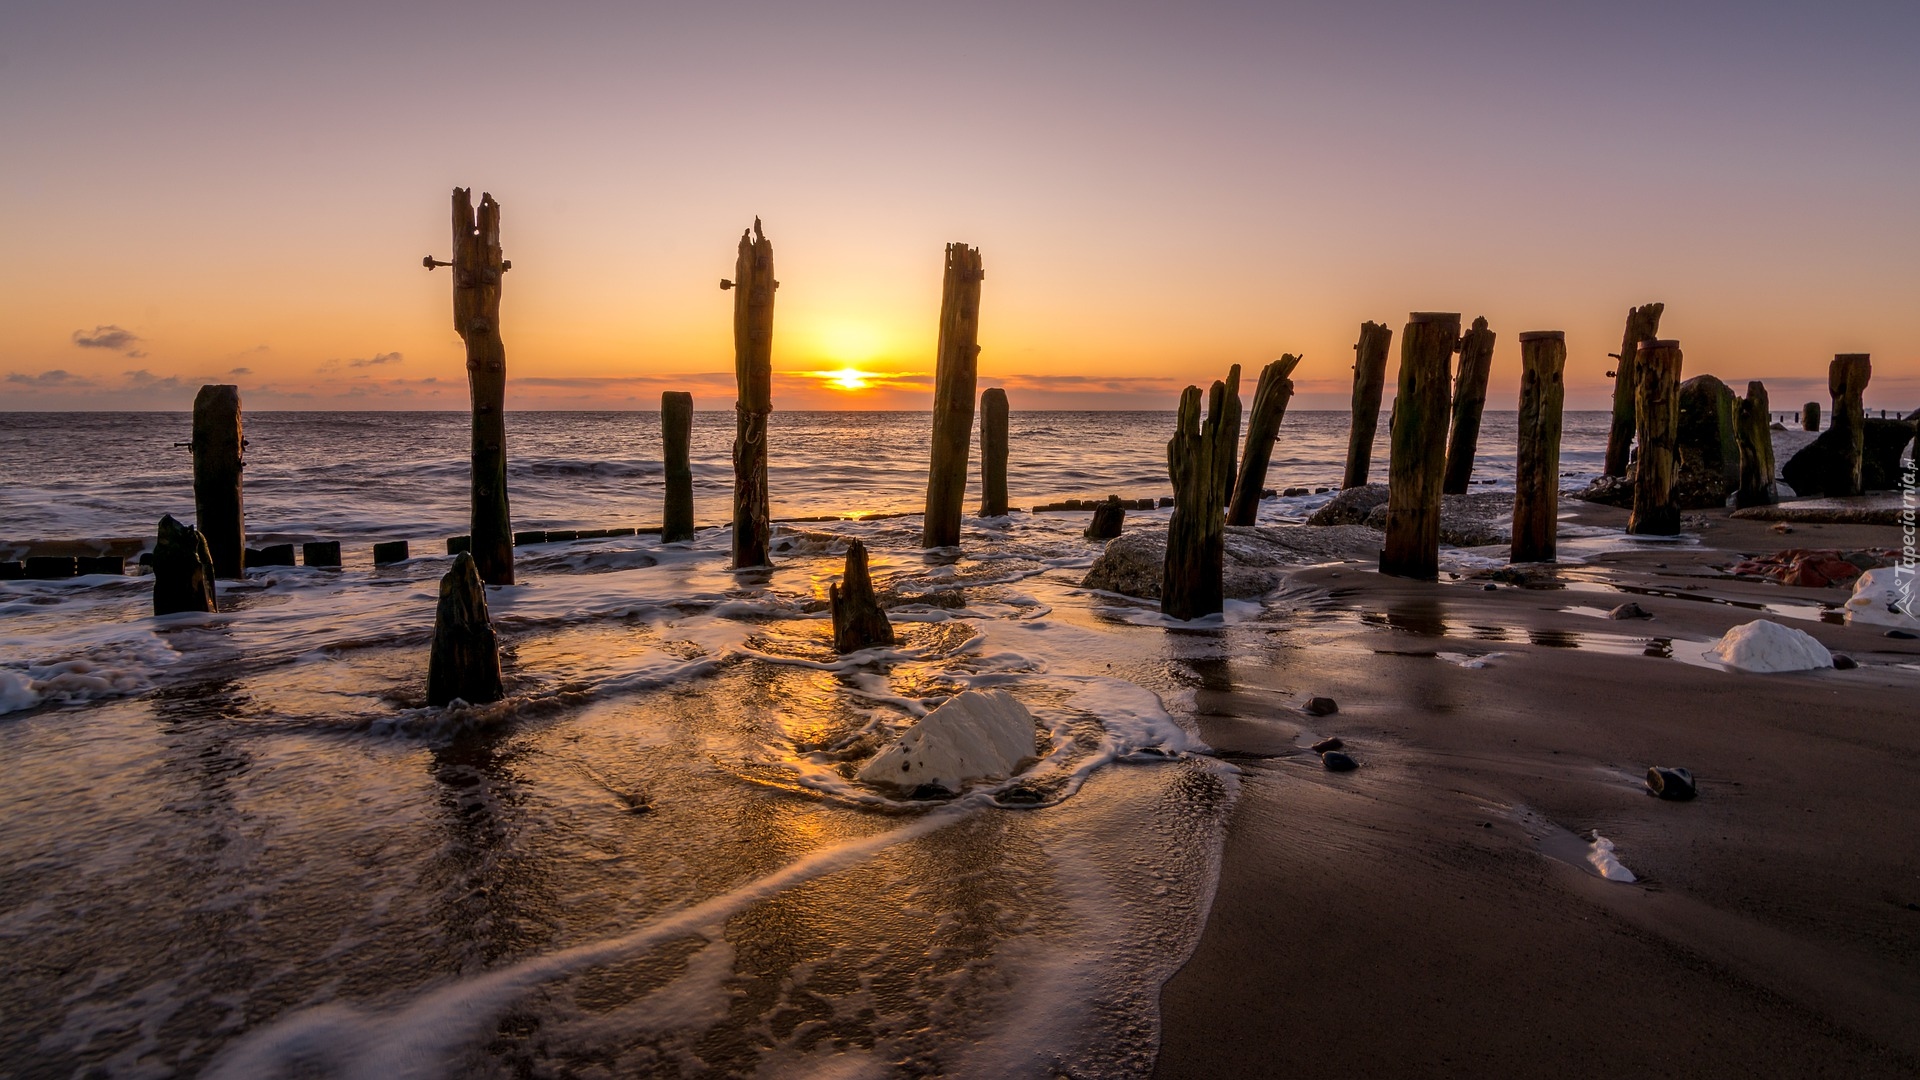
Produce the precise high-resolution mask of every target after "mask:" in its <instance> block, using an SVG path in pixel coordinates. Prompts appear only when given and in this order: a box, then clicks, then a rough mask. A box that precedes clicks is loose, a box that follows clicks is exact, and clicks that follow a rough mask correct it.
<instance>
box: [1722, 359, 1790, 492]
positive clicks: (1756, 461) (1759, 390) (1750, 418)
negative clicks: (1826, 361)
mask: <svg viewBox="0 0 1920 1080" xmlns="http://www.w3.org/2000/svg"><path fill="white" fill-rule="evenodd" d="M1772 415H1773V414H1772V412H1771V411H1769V409H1768V406H1767V387H1766V384H1764V383H1761V382H1757V381H1756V382H1750V383H1748V384H1747V396H1746V397H1744V398H1741V399H1740V403H1739V408H1738V410H1737V413H1736V415H1735V417H1734V424H1733V435H1734V441H1735V442H1736V443H1738V444H1739V446H1740V487H1739V489H1738V490H1736V491H1735V492H1734V493H1733V505H1734V507H1735V508H1736V509H1740V508H1744V507H1748V506H1770V505H1772V504H1774V503H1776V502H1779V501H1780V494H1779V492H1778V491H1777V490H1776V489H1775V487H1774V481H1773V429H1772V425H1771V424H1770V423H1769V422H1768V420H1769V418H1770V417H1771V416H1772Z"/></svg>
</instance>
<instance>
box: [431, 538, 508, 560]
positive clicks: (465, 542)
mask: <svg viewBox="0 0 1920 1080" xmlns="http://www.w3.org/2000/svg"><path fill="white" fill-rule="evenodd" d="M515 546H516V547H517V546H519V542H518V541H515ZM472 550H473V537H471V536H449V537H447V554H449V555H458V554H460V553H461V552H463V551H472Z"/></svg>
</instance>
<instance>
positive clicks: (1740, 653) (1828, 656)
mask: <svg viewBox="0 0 1920 1080" xmlns="http://www.w3.org/2000/svg"><path fill="white" fill-rule="evenodd" d="M1707 655H1708V656H1710V657H1712V658H1713V659H1715V660H1718V661H1720V662H1721V663H1723V664H1725V665H1727V666H1728V667H1731V668H1737V669H1739V670H1741V671H1758V672H1769V671H1812V670H1813V669H1815V668H1830V667H1832V666H1833V654H1832V653H1830V652H1828V651H1827V647H1826V646H1825V645H1822V644H1820V642H1818V641H1816V640H1815V639H1814V637H1813V635H1812V634H1809V633H1806V632H1805V631H1802V630H1795V629H1794V628H1792V627H1790V626H1781V625H1780V624H1779V623H1777V622H1769V621H1767V620H1766V619H1757V620H1755V621H1753V622H1750V623H1742V624H1741V625H1739V626H1736V627H1734V628H1733V629H1731V630H1729V631H1727V632H1726V635H1725V636H1724V637H1722V638H1721V639H1720V642H1719V644H1717V645H1715V646H1714V647H1713V648H1711V649H1709V650H1707Z"/></svg>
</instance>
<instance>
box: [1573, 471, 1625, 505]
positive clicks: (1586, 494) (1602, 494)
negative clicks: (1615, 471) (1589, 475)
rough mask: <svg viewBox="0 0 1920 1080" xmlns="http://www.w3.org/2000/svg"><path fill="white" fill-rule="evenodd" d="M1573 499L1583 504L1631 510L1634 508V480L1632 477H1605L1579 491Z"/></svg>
mask: <svg viewBox="0 0 1920 1080" xmlns="http://www.w3.org/2000/svg"><path fill="white" fill-rule="evenodd" d="M1573 497H1574V498H1576V499H1579V500H1580V501H1581V502H1590V503H1599V504H1600V505H1602V506H1618V507H1620V508H1621V509H1623V510H1624V509H1630V508H1631V507H1632V506H1633V478H1632V477H1630V476H1603V477H1601V478H1600V479H1598V480H1595V481H1594V482H1593V483H1591V484H1588V485H1587V486H1586V487H1584V488H1581V489H1580V490H1579V491H1576V492H1574V493H1573Z"/></svg>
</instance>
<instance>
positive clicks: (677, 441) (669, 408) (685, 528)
mask: <svg viewBox="0 0 1920 1080" xmlns="http://www.w3.org/2000/svg"><path fill="white" fill-rule="evenodd" d="M692 438H693V395H692V394H689V393H687V392H686V391H684V390H663V391H661V393H660V442H661V444H662V445H663V447H664V448H665V458H666V482H667V499H666V506H665V507H664V508H663V510H662V513H661V515H660V522H661V527H660V542H661V543H663V544H675V543H679V542H681V541H683V540H691V539H693V453H692V450H691V449H690V443H691V441H692Z"/></svg>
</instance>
